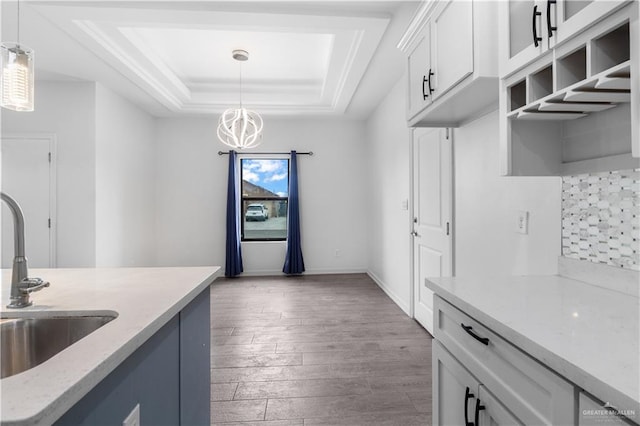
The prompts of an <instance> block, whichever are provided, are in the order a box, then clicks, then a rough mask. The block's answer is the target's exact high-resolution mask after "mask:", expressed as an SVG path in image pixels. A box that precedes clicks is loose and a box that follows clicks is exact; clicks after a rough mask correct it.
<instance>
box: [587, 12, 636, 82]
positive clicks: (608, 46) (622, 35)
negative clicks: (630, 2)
mask: <svg viewBox="0 0 640 426" xmlns="http://www.w3.org/2000/svg"><path fill="white" fill-rule="evenodd" d="M629 37H630V36H629V23H628V22H626V23H625V24H623V25H620V26H619V27H617V28H615V29H613V30H611V31H609V32H608V33H606V34H604V35H602V36H601V37H599V38H596V39H593V40H592V41H591V70H592V74H598V73H600V72H602V71H604V70H607V69H609V68H612V67H615V66H616V65H619V64H622V63H624V62H628V61H629V59H630V52H631V50H630V39H629Z"/></svg>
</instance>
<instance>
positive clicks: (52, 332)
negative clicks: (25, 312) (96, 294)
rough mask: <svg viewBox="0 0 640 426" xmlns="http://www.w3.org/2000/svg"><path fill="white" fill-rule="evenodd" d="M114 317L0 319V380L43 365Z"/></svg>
mask: <svg viewBox="0 0 640 426" xmlns="http://www.w3.org/2000/svg"><path fill="white" fill-rule="evenodd" d="M115 317H116V316H115V315H113V316H107V315H100V316H67V317H64V316H57V317H44V318H0V339H1V343H0V351H1V354H0V367H1V370H2V374H1V376H0V378H5V377H9V376H13V375H14V374H18V373H21V372H23V371H26V370H28V369H30V368H33V367H35V366H36V365H39V364H42V363H43V362H45V361H46V360H48V359H49V358H51V357H52V356H54V355H55V354H57V353H59V352H61V351H62V350H64V349H65V348H67V347H69V346H71V345H72V344H74V343H75V342H77V341H78V340H80V339H82V338H83V337H85V336H87V335H88V334H90V333H92V332H94V331H95V330H97V329H98V328H100V327H102V326H103V325H105V324H106V323H108V322H109V321H111V320H113V319H114V318H115Z"/></svg>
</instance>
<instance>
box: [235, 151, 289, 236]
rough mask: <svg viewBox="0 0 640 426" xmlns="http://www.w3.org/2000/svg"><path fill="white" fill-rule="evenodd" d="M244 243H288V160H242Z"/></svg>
mask: <svg viewBox="0 0 640 426" xmlns="http://www.w3.org/2000/svg"><path fill="white" fill-rule="evenodd" d="M240 166H241V182H242V184H241V185H242V187H241V190H242V209H241V211H240V214H241V215H242V218H241V219H242V241H284V240H286V239H287V211H288V204H289V160H288V159H283V158H277V159H267V158H241V159H240Z"/></svg>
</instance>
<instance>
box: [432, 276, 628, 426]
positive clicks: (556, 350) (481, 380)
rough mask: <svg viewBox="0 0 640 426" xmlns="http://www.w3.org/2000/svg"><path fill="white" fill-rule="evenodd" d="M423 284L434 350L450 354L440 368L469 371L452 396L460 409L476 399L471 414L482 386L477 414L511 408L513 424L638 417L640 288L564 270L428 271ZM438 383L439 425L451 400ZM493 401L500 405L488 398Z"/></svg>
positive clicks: (496, 414)
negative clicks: (436, 274) (630, 290)
mask: <svg viewBox="0 0 640 426" xmlns="http://www.w3.org/2000/svg"><path fill="white" fill-rule="evenodd" d="M635 280H636V281H635V282H636V283H637V278H635ZM425 285H426V286H427V287H428V288H430V289H431V290H433V291H434V292H435V295H436V302H435V303H436V309H435V310H434V312H435V318H434V321H435V324H434V329H435V338H436V341H437V343H434V347H435V346H438V351H439V353H441V354H443V356H442V357H440V358H441V359H442V360H443V361H442V362H440V361H438V360H436V359H434V373H433V374H434V377H435V376H436V374H438V373H437V371H436V370H438V369H439V370H441V371H440V373H441V377H445V376H446V374H445V373H443V372H444V371H445V370H451V368H450V367H449V364H451V363H456V365H457V367H456V368H458V370H460V371H462V372H463V373H464V374H458V375H457V376H458V377H459V378H461V379H460V380H459V383H460V386H461V388H460V391H459V392H456V393H455V395H454V396H453V397H454V398H459V399H460V403H459V405H457V406H459V407H460V408H462V407H466V406H467V403H469V413H468V416H469V417H471V416H472V413H473V409H474V406H473V399H474V398H477V396H478V394H480V398H481V399H482V394H483V392H484V394H485V395H487V394H488V396H487V397H486V398H484V399H482V400H481V399H478V401H477V402H476V406H477V407H478V408H477V409H476V416H477V415H478V410H480V412H481V413H482V410H485V411H487V412H490V411H491V409H492V408H496V407H497V408H496V409H494V410H493V413H489V414H488V415H489V416H490V417H492V416H493V417H496V418H498V417H500V415H501V414H500V413H501V411H500V410H502V408H504V407H509V408H508V411H509V412H510V413H513V414H514V415H515V416H516V418H515V419H514V418H513V417H507V419H508V420H506V422H507V423H508V422H513V421H516V422H523V423H525V424H528V423H530V422H534V423H536V424H574V422H575V424H580V425H582V424H597V423H602V422H607V423H608V422H611V421H614V420H615V421H616V422H620V424H627V423H631V424H635V423H637V422H638V421H640V383H639V382H640V379H639V377H640V350H639V343H638V342H639V336H640V325H639V323H640V321H639V311H640V300H639V299H638V297H637V295H635V294H625V293H622V292H619V291H615V290H612V289H610V288H603V287H601V286H597V285H593V284H589V283H586V282H583V281H580V280H576V279H572V278H568V277H564V276H560V275H545V276H514V277H491V278H478V277H473V278H472V277H468V278H460V277H455V278H429V279H428V280H427V281H426V283H425ZM636 292H637V287H636ZM435 352H436V351H434V358H438V357H437V356H436V355H435ZM462 366H464V367H462ZM467 373H470V375H467ZM465 375H466V376H465ZM462 377H464V378H462ZM438 380H440V379H435V380H434V421H435V422H436V423H435V424H438V423H437V422H438V419H440V420H442V419H443V418H446V416H447V413H444V412H443V411H444V410H446V406H447V405H451V404H450V403H447V402H446V401H442V400H439V398H445V399H447V398H451V396H450V395H446V394H440V395H438V393H439V389H438V387H439V386H440V387H446V384H443V383H438ZM442 380H446V379H442ZM465 381H466V382H465ZM470 381H471V382H470ZM466 383H473V384H466ZM477 384H479V387H480V389H477V388H478V386H477ZM465 388H466V389H467V390H466V391H465ZM474 388H475V389H476V390H475V391H474V390H473V389H474ZM540 389H544V392H541V393H539V390H540ZM458 393H461V395H460V396H459V395H457V394H458ZM465 393H466V395H465ZM501 397H503V398H504V399H506V400H508V401H505V400H502V401H501ZM496 399H497V401H495V406H494V407H491V406H490V403H485V401H494V400H496ZM536 401H538V402H539V404H538V405H536ZM455 404H458V401H456V402H455ZM455 404H454V405H455ZM483 404H484V405H483ZM503 411H504V412H505V413H506V412H507V411H506V410H503ZM619 414H622V415H623V416H620V415H619ZM463 415H465V416H466V415H467V413H465V414H460V416H463ZM509 415H510V414H509ZM496 418H492V420H494V421H495V423H497V424H501V422H500V421H497V420H496ZM502 418H505V417H502ZM526 419H528V421H527V420H526ZM630 421H632V422H633V423H632V422H630ZM504 422H505V421H503V423H504Z"/></svg>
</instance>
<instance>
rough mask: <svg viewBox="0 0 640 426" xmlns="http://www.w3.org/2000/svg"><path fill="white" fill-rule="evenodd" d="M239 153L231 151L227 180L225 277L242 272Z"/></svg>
mask: <svg viewBox="0 0 640 426" xmlns="http://www.w3.org/2000/svg"><path fill="white" fill-rule="evenodd" d="M237 158H238V153H237V152H235V151H230V152H229V180H228V182H227V259H226V262H225V267H224V276H225V277H235V276H236V275H239V274H241V273H242V271H243V268H242V247H241V246H240V214H239V212H238V206H239V200H238V198H239V197H238V182H237V176H238V173H237V172H236V165H237Z"/></svg>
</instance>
